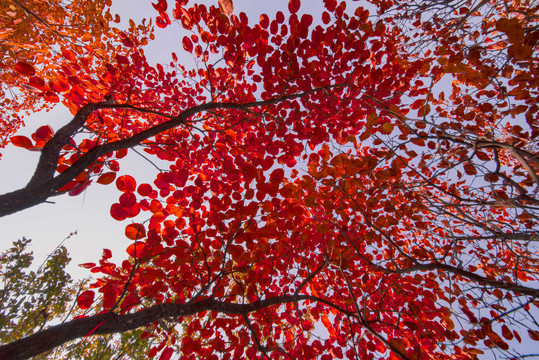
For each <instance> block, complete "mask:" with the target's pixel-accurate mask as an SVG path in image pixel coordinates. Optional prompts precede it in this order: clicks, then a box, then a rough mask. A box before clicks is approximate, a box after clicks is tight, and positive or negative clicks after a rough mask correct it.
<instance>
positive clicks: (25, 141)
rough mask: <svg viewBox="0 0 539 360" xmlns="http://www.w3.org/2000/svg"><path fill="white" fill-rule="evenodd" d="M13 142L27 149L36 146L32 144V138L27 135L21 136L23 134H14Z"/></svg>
mask: <svg viewBox="0 0 539 360" xmlns="http://www.w3.org/2000/svg"><path fill="white" fill-rule="evenodd" d="M11 143H12V144H13V145H15V146H18V147H22V148H25V149H30V148H31V147H33V146H34V144H32V140H30V139H29V138H27V137H26V136H21V135H15V136H12V137H11Z"/></svg>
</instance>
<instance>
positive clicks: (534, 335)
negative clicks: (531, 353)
mask: <svg viewBox="0 0 539 360" xmlns="http://www.w3.org/2000/svg"><path fill="white" fill-rule="evenodd" d="M528 335H529V336H530V339H532V340H534V341H539V331H535V330H528Z"/></svg>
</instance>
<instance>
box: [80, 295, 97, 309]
mask: <svg viewBox="0 0 539 360" xmlns="http://www.w3.org/2000/svg"><path fill="white" fill-rule="evenodd" d="M94 297H95V293H94V292H93V290H86V291H85V292H83V293H82V294H80V295H79V297H78V298H77V305H78V306H79V308H81V309H83V310H85V309H89V308H90V306H92V304H93V302H94Z"/></svg>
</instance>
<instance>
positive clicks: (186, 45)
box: [182, 36, 193, 52]
mask: <svg viewBox="0 0 539 360" xmlns="http://www.w3.org/2000/svg"><path fill="white" fill-rule="evenodd" d="M182 44H183V48H184V49H185V51H189V52H191V51H193V43H192V42H191V39H189V37H188V36H184V37H183V40H182Z"/></svg>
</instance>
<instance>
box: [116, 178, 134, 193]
mask: <svg viewBox="0 0 539 360" xmlns="http://www.w3.org/2000/svg"><path fill="white" fill-rule="evenodd" d="M116 187H117V188H118V190H120V191H122V192H133V191H135V189H136V188H137V182H136V181H135V179H134V178H133V177H132V176H130V175H124V176H120V177H119V178H118V179H116Z"/></svg>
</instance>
